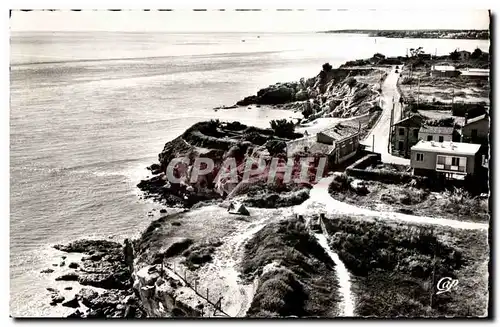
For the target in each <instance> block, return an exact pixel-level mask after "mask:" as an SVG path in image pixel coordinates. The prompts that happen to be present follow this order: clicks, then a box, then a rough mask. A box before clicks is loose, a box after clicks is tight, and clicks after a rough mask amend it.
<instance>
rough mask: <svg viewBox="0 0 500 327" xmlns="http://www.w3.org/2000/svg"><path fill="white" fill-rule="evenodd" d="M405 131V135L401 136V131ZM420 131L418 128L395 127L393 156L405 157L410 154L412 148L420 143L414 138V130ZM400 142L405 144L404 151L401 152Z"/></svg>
mask: <svg viewBox="0 0 500 327" xmlns="http://www.w3.org/2000/svg"><path fill="white" fill-rule="evenodd" d="M400 128H403V129H404V135H399V129H400ZM415 129H416V130H417V131H418V130H419V128H418V127H409V128H408V127H399V126H394V131H393V136H392V154H393V155H400V156H405V155H406V154H408V155H409V154H410V148H411V147H412V146H414V145H415V144H417V143H418V134H417V137H415V136H414V134H413V130H415ZM399 141H402V142H403V150H402V151H400V150H399Z"/></svg>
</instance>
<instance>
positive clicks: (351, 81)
mask: <svg viewBox="0 0 500 327" xmlns="http://www.w3.org/2000/svg"><path fill="white" fill-rule="evenodd" d="M345 83H346V84H347V85H348V86H349V87H354V85H356V83H357V81H356V79H355V78H354V77H349V78H347V80H346V81H345Z"/></svg>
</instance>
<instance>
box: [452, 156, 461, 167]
mask: <svg viewBox="0 0 500 327" xmlns="http://www.w3.org/2000/svg"><path fill="white" fill-rule="evenodd" d="M459 164H460V158H457V157H452V158H451V165H452V166H458V165H459Z"/></svg>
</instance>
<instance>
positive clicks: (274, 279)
mask: <svg viewBox="0 0 500 327" xmlns="http://www.w3.org/2000/svg"><path fill="white" fill-rule="evenodd" d="M242 262H243V263H242V268H241V269H242V273H243V274H242V275H243V278H244V279H246V280H248V281H251V280H253V279H254V278H255V277H257V276H259V275H262V276H261V277H260V278H259V286H258V288H257V291H256V293H255V296H254V299H253V301H252V304H251V307H250V309H249V311H248V312H247V315H248V316H250V317H274V316H290V315H293V316H298V317H304V316H330V317H332V316H336V315H337V311H338V302H339V299H338V282H337V280H336V278H335V272H334V270H333V268H334V267H333V266H334V263H333V261H331V259H330V257H329V256H328V255H327V254H326V253H325V251H324V250H323V248H322V247H321V246H320V245H319V244H318V243H317V242H316V239H315V238H314V237H313V236H312V235H311V234H309V232H308V231H307V229H306V227H305V225H304V223H303V222H301V221H299V220H298V219H295V218H293V219H289V220H285V221H281V222H277V223H272V224H269V225H267V226H265V227H264V228H263V229H261V230H260V231H259V232H257V233H256V234H255V236H254V237H253V238H252V239H251V240H249V241H248V243H247V244H246V245H245V257H244V258H243V261H242ZM272 263H275V264H276V265H277V267H279V268H275V269H273V270H270V271H267V272H265V273H264V274H262V273H263V269H264V267H265V266H266V265H268V264H272Z"/></svg>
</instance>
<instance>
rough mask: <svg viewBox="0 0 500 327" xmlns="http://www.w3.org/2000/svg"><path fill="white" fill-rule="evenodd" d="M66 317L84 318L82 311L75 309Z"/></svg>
mask: <svg viewBox="0 0 500 327" xmlns="http://www.w3.org/2000/svg"><path fill="white" fill-rule="evenodd" d="M66 318H84V316H83V312H81V311H80V310H78V309H76V310H75V312H73V313H71V314H70V315H68V316H67V317H66Z"/></svg>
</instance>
